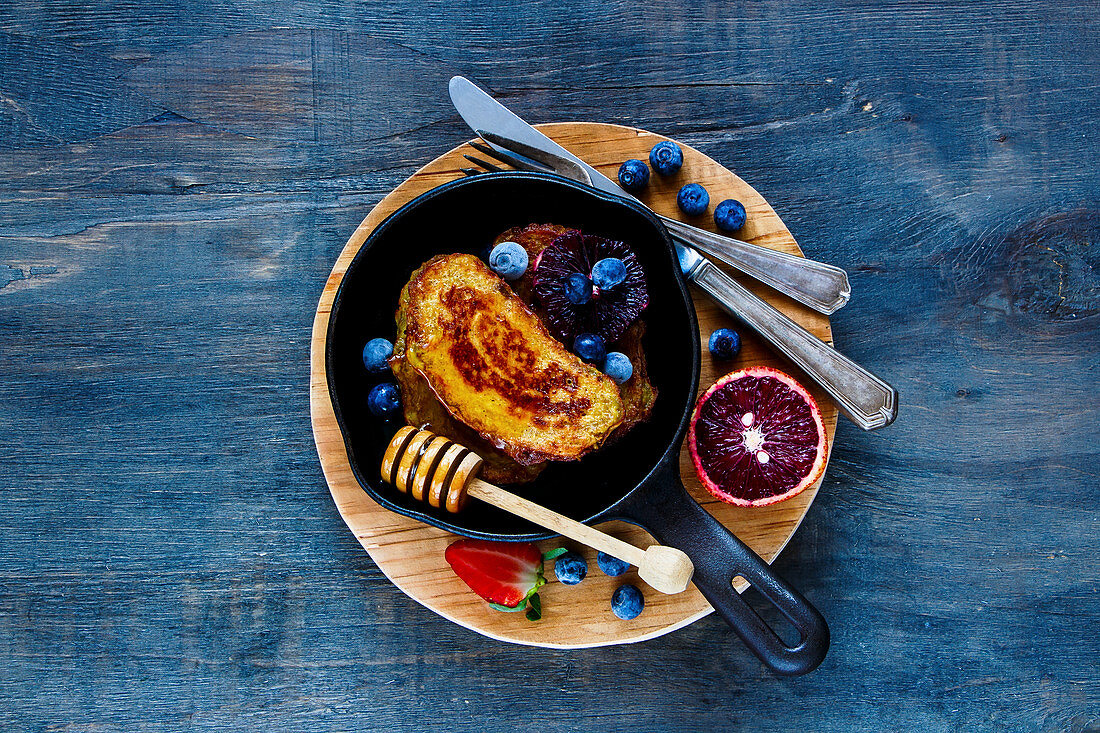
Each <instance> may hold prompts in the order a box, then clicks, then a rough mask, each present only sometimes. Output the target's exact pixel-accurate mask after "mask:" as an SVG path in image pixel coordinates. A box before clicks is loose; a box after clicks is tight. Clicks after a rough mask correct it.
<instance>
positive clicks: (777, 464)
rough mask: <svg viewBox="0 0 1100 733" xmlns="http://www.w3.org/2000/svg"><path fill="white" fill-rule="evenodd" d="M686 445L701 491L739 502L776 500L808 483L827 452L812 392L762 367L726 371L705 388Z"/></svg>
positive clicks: (818, 474) (822, 465)
mask: <svg viewBox="0 0 1100 733" xmlns="http://www.w3.org/2000/svg"><path fill="white" fill-rule="evenodd" d="M688 446H689V448H690V450H691V460H692V461H693V462H694V463H695V471H696V473H698V474H699V478H700V480H701V481H702V482H703V485H704V486H706V487H707V491H709V492H710V493H711V494H713V495H714V496H715V497H717V498H719V499H721V500H722V501H724V502H727V503H729V504H738V505H740V506H766V505H768V504H774V503H776V502H779V501H783V500H784V499H789V498H791V497H792V496H794V495H795V494H797V493H799V492H801V491H803V490H804V489H806V487H808V486H812V485H813V484H814V482H816V481H817V480H818V479H819V478H821V474H822V473H824V471H825V460H826V457H827V455H828V450H827V448H828V446H827V438H826V437H825V423H824V422H823V421H822V419H821V411H820V410H818V409H817V403H816V402H814V398H813V397H811V396H810V393H809V392H807V391H806V388H805V387H803V386H802V385H801V384H799V383H798V382H797V381H795V379H794V378H793V377H791V376H790V375H788V374H784V373H783V372H781V371H779V370H777V369H770V368H768V367H752V368H750V369H742V370H740V371H736V372H732V373H730V374H727V375H726V376H724V377H722V378H721V379H719V380H718V381H717V382H716V383H715V384H714V386H712V387H711V388H710V389H708V390H707V391H706V392H704V393H703V394H702V395H701V396H700V397H699V401H698V402H696V403H695V413H694V414H693V415H692V418H691V428H690V430H689V431H688Z"/></svg>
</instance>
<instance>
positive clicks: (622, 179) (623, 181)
mask: <svg viewBox="0 0 1100 733" xmlns="http://www.w3.org/2000/svg"><path fill="white" fill-rule="evenodd" d="M647 183H649V166H648V165H646V164H645V163H644V162H642V161H640V160H638V159H637V158H631V159H630V160H628V161H626V162H625V163H623V164H622V165H621V166H619V185H620V186H622V187H623V188H625V189H626V190H627V191H630V192H631V193H636V192H638V191H641V190H642V189H643V188H645V187H646V184H647Z"/></svg>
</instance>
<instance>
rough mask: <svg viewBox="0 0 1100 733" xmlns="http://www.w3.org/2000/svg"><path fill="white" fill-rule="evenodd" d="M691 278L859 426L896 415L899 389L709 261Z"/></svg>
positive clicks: (884, 421) (866, 426)
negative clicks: (808, 377)
mask: <svg viewBox="0 0 1100 733" xmlns="http://www.w3.org/2000/svg"><path fill="white" fill-rule="evenodd" d="M691 279H692V280H693V281H694V282H695V283H696V284H697V285H699V287H701V288H702V289H703V290H705V291H706V292H707V293H708V294H709V295H710V296H711V297H712V298H714V300H715V301H716V302H717V303H718V304H719V305H720V306H722V308H723V309H724V310H726V311H727V312H728V313H729V314H730V315H732V316H734V317H736V318H738V319H740V320H741V321H743V322H744V323H745V324H746V325H748V326H749V327H750V328H752V329H753V330H755V331H757V332H758V333H759V334H760V335H761V336H763V337H764V338H766V339H767V340H768V341H770V342H771V343H772V344H773V345H774V346H775V347H776V348H777V349H779V351H781V352H782V353H783V354H784V355H785V356H786V357H787V358H788V359H790V360H791V361H793V362H794V363H795V364H797V365H798V366H799V367H801V368H802V370H803V371H805V372H806V373H807V374H808V375H809V376H810V377H811V378H813V380H814V381H815V382H817V383H818V384H820V385H821V387H822V388H823V389H824V390H825V391H826V392H828V393H829V396H830V397H832V398H833V400H834V401H835V402H836V404H837V406H838V407H839V408H840V410H841V412H843V413H844V414H845V415H847V416H848V417H849V418H850V419H851V420H852V422H854V423H855V424H856V425H858V426H859V427H861V428H863V429H864V430H874V429H875V428H881V427H885V426H886V425H889V424H890V423H892V422H893V421H894V418H896V417H897V416H898V392H897V390H896V389H894V388H893V387H891V386H890V385H889V384H887V383H886V382H884V381H882V380H881V379H879V378H878V377H876V376H875V375H874V374H871V373H870V372H869V371H867V370H866V369H864V368H863V367H861V366H859V365H858V364H856V363H855V362H854V361H852V360H851V359H849V358H848V357H846V356H844V355H843V354H841V353H840V352H839V351H837V350H836V349H834V348H832V347H831V346H829V345H828V344H826V343H825V342H824V341H822V340H821V339H819V338H817V337H816V336H814V335H813V334H812V333H810V332H809V331H807V330H806V329H804V328H802V326H800V325H798V324H797V323H795V322H794V321H792V320H791V319H790V318H788V317H787V316H785V315H783V314H782V313H780V312H779V311H778V310H776V309H775V308H773V307H772V306H770V305H768V304H767V303H766V302H764V301H763V300H761V299H760V298H758V297H756V296H755V295H753V294H752V293H751V292H749V291H748V290H746V289H745V288H744V286H742V285H741V284H740V283H738V282H737V281H736V280H734V279H733V278H731V277H730V276H729V275H727V274H726V273H724V272H722V271H721V270H719V269H718V268H717V267H715V266H714V265H712V264H711V263H709V262H703V263H702V264H701V265H700V266H699V267H697V268H696V269H695V270H694V271H693V272H692V273H691Z"/></svg>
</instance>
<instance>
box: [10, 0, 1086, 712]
mask: <svg viewBox="0 0 1100 733" xmlns="http://www.w3.org/2000/svg"><path fill="white" fill-rule="evenodd" d="M1098 17H1100V12H1098V9H1097V5H1096V3H1095V2H1064V1H1061V0H1055V1H1053V2H1051V1H1049V0H1043V2H1039V1H1038V0H1024V1H1021V2H1005V1H1003V0H1001V1H989V0H979V2H974V3H965V4H959V3H953V4H947V3H937V2H927V1H925V0H896V1H894V2H875V3H852V2H847V1H838V0H814V1H812V2H806V1H805V0H800V1H799V2H794V1H793V0H763V1H762V2H757V3H752V4H735V3H725V2H713V1H712V2H703V3H697V4H694V5H692V6H688V5H686V4H685V3H683V2H672V1H671V0H653V1H652V2H646V3H638V2H628V1H627V0H601V1H600V2H596V1H595V0H569V1H568V2H560V1H559V0H535V1H534V2H525V3H481V4H479V5H478V6H477V8H476V11H473V10H472V6H471V5H470V4H467V3H451V2H447V1H446V0H423V1H421V2H415V3H413V2H409V1H408V0H393V1H391V2H388V3H374V2H359V3H346V2H343V3H341V2H334V1H333V0H312V1H311V2H309V3H301V2H292V1H291V0H275V1H274V2H259V1H258V0H234V1H233V2H227V1H226V0H210V1H209V2H205V3H198V2H194V0H173V1H172V2H162V3H154V4H150V3H146V2H139V1H138V0H86V1H84V2H79V3H72V2H67V3H61V2H53V3H38V2H27V1H25V0H15V1H13V2H8V3H0V49H2V51H0V53H2V54H3V63H2V64H0V489H3V499H4V500H3V502H0V540H2V541H0V698H2V699H3V700H4V705H3V706H0V728H3V729H4V730H13V731H47V730H68V731H79V732H81V733H83V731H176V730H180V731H193V730H207V729H209V730H232V731H250V730H265V731H267V730H308V731H346V730H349V729H354V730H363V731H385V732H386V733H391V732H394V731H396V732H397V733H404V732H405V731H409V732H412V731H418V732H419V731H423V730H441V731H482V730H484V729H485V728H486V727H487V726H488V725H493V726H499V727H519V726H521V725H522V726H528V727H529V726H534V725H537V726H538V727H540V728H542V729H543V730H546V731H575V730H599V731H606V732H609V733H618V732H619V731H622V732H624V733H625V732H630V733H634V732H635V731H638V730H647V731H662V732H663V731H672V730H675V731H686V732H688V733H692V732H694V731H700V732H703V731H705V732H706V733H711V731H715V730H746V731H781V730H811V731H856V732H858V733H863V732H866V733H881V731H911V730H921V731H929V732H935V733H941V732H944V733H946V732H953V731H957V730H968V731H982V732H984V731H997V732H1000V731H1042V732H1043V733H1066V732H1067V731H1068V732H1070V733H1082V731H1096V730H1097V729H1098V728H1100V683H1098V674H1097V664H1096V660H1097V659H1098V658H1100V638H1098V636H1097V634H1096V633H1095V629H1096V628H1098V627H1100V577H1098V576H1100V573H1098V570H1097V562H1096V558H1097V557H1098V556H1100V533H1098V532H1097V531H1096V528H1097V526H1098V523H1100V488H1098V485H1097V480H1096V479H1097V475H1098V474H1100V451H1098V446H1100V430H1098V427H1097V426H1098V425H1100V395H1098V392H1097V389H1096V375H1097V374H1098V373H1100V357H1098V356H1097V355H1098V354H1100V316H1098V315H1097V309H1098V308H1100V298H1098V295H1097V292H1098V290H1097V287H1098V286H1097V279H1096V278H1097V276H1096V272H1097V268H1098V267H1100V263H1098V262H1097V253H1098V252H1100V248H1098V237H1100V233H1098V232H1097V225H1096V221H1097V212H1098V211H1100V146H1098V145H1097V144H1096V140H1097V139H1098V136H1100V116H1098V115H1096V114H1095V110H1096V109H1098V108H1100V87H1097V83H1096V79H1097V78H1100V25H1098V22H1097V18H1098ZM371 44H375V45H371ZM234 49H238V51H237V52H234ZM239 49H247V51H246V52H243V51H240V50H239ZM366 49H371V50H369V51H367V50H366ZM367 54H373V57H371V58H376V59H377V60H378V66H377V69H378V70H377V71H376V70H375V67H374V65H373V64H372V63H371V62H370V61H367V60H364V56H365V55H367ZM218 56H222V57H224V59H223V60H222V61H220V62H219V61H218V60H217V58H216V57H218ZM288 59H292V61H289V62H288ZM419 60H423V61H424V62H425V63H428V64H435V67H434V68H435V71H434V72H429V71H426V68H427V67H425V66H423V65H418V64H419ZM230 61H232V63H230ZM146 65H148V67H149V68H143V67H145V66H146ZM385 69H396V70H398V71H395V72H393V73H383V70H385ZM401 69H409V70H411V71H410V73H402V72H400V71H399V70H401ZM452 71H457V72H459V73H463V74H466V75H467V76H469V77H470V78H472V79H474V80H475V81H477V82H478V83H481V84H484V85H487V86H488V87H489V88H490V89H491V90H492V91H493V93H494V94H496V95H498V96H499V97H500V98H501V99H502V100H504V101H505V103H506V104H508V105H509V106H511V107H513V108H514V109H515V110H516V111H517V112H518V113H519V114H521V115H523V116H524V117H525V118H526V119H529V120H530V121H532V122H553V121H559V120H568V119H574V120H591V121H601V122H616V123H620V124H627V125H634V126H638V127H642V128H645V129H648V130H653V131H655V132H658V133H662V134H665V135H669V136H672V137H675V138H677V139H679V140H682V141H684V142H686V143H688V144H690V145H692V146H694V147H696V148H697V149H699V150H700V151H702V152H703V153H705V154H707V155H708V156H710V157H711V158H713V159H715V160H717V161H719V162H721V163H722V164H723V165H724V166H726V167H728V168H730V169H731V170H733V171H735V172H736V173H737V174H738V175H739V176H740V177H741V178H742V179H744V180H746V181H749V182H750V183H751V184H752V185H753V187H754V188H756V189H757V190H758V191H759V192H760V193H761V194H762V195H763V196H764V197H765V198H766V199H767V200H768V201H769V202H770V203H771V204H772V205H773V206H774V207H775V209H776V211H777V212H779V214H780V215H781V216H782V218H783V221H784V223H785V224H786V225H787V226H788V227H789V228H790V230H791V232H793V233H794V235H795V237H796V238H797V240H798V242H799V244H800V245H801V246H802V247H803V248H804V249H805V251H806V253H807V254H808V255H809V256H811V257H814V258H816V259H821V260H825V261H827V262H833V263H835V264H838V265H840V266H842V267H845V268H846V269H847V270H848V272H849V274H850V275H851V280H852V288H853V297H852V301H851V303H850V304H849V305H848V306H847V307H846V308H844V309H843V310H842V311H840V312H838V313H837V314H836V315H835V316H834V317H833V319H832V330H833V337H834V339H835V340H836V343H837V344H838V346H839V348H840V349H841V350H842V351H844V352H845V353H846V354H848V355H850V356H851V357H853V358H854V359H856V360H857V361H859V362H860V363H862V364H865V365H867V366H868V367H869V368H871V370H872V371H874V372H875V373H878V374H881V375H882V376H883V377H885V378H887V379H888V380H889V381H891V382H893V383H894V384H895V385H896V386H897V387H898V388H899V390H900V391H901V398H902V407H903V409H902V413H901V416H900V417H899V419H898V421H897V422H896V423H894V424H893V425H891V426H890V427H889V428H888V429H886V430H883V431H879V432H877V433H874V434H864V433H862V432H860V431H858V430H856V429H854V428H853V427H852V426H851V425H848V424H847V423H846V422H844V421H841V423H840V424H839V425H838V429H837V441H836V449H835V450H834V451H833V455H832V457H831V460H830V465H829V471H828V476H827V477H826V480H825V482H824V484H823V485H822V488H821V491H820V492H819V494H818V496H817V498H816V499H815V501H814V505H813V507H812V508H811V509H810V511H809V513H808V514H807V515H806V518H805V520H804V521H803V523H802V525H801V526H800V527H799V530H798V532H797V533H796V535H795V537H794V538H793V539H792V540H791V542H790V544H789V545H788V546H787V547H786V548H785V549H784V551H783V553H782V554H781V555H780V557H779V558H777V559H776V562H775V566H776V567H777V568H778V570H779V571H780V572H781V573H783V574H784V575H785V576H786V577H787V578H788V579H789V580H791V581H792V582H793V583H794V584H795V585H796V586H798V587H799V588H801V589H803V590H804V592H805V593H806V594H807V595H808V596H809V597H810V598H812V599H813V600H814V601H815V603H817V605H818V606H819V607H820V608H821V609H822V611H823V613H824V614H825V616H826V617H827V618H828V619H829V622H830V627H831V630H832V634H833V642H832V647H831V649H830V652H829V656H828V658H827V659H826V660H825V662H824V663H823V665H822V666H821V667H820V668H819V669H818V670H817V671H815V672H814V673H813V674H812V675H810V676H808V677H805V678H801V679H799V680H780V679H776V678H774V677H772V676H770V675H768V674H767V673H766V672H765V671H764V670H763V669H762V668H761V666H760V665H759V663H757V662H756V661H755V659H753V658H752V657H751V656H749V655H748V654H747V653H746V652H744V650H742V649H741V648H740V646H739V643H738V642H737V641H736V639H734V638H733V636H732V634H731V633H730V632H729V631H728V629H727V627H726V626H725V624H724V623H723V622H721V621H720V620H719V619H717V618H715V617H713V616H710V617H707V618H703V619H700V620H699V621H697V622H695V623H693V624H691V625H690V626H688V627H686V628H683V629H681V630H679V631H677V632H676V633H673V634H668V635H665V636H662V637H660V638H658V639H653V640H651V641H648V642H646V643H644V644H632V645H622V646H615V647H604V648H600V649H590V650H571V651H564V650H549V649H536V648H529V647H520V646H516V645H511V644H502V643H496V642H491V641H488V640H486V639H484V638H483V637H480V636H478V635H476V634H473V633H471V632H469V631H467V630H465V629H462V628H460V627H458V626H455V625H452V624H445V623H440V622H439V620H438V617H437V616H435V615H434V614H433V613H431V612H429V611H427V610H425V609H424V608H422V607H421V606H420V605H419V604H417V603H415V602H414V601H412V600H410V599H408V598H407V597H406V596H405V595H404V594H402V593H400V592H399V591H397V590H395V589H394V587H393V585H392V584H391V583H390V581H389V580H387V579H386V577H385V576H384V575H383V574H382V573H381V571H379V570H378V568H377V566H375V565H374V563H373V562H372V561H371V560H370V559H369V558H368V557H367V556H366V554H365V553H364V552H363V550H362V548H361V546H360V545H359V543H358V542H356V541H355V540H354V538H353V537H352V536H351V535H350V533H349V532H348V531H347V529H346V527H345V525H344V524H343V522H342V521H341V518H340V516H339V514H338V513H337V511H336V509H335V507H334V506H333V505H332V501H331V499H330V497H329V492H328V489H327V487H326V485H325V481H324V477H323V475H322V472H321V469H320V466H319V464H318V461H317V454H316V450H315V447H314V444H313V438H312V434H311V430H310V421H309V418H308V411H309V405H308V383H309V376H308V373H309V366H308V357H307V354H308V352H309V339H310V335H309V334H310V324H311V322H312V318H313V313H314V310H315V307H316V304H317V300H318V297H319V295H320V292H321V290H322V287H323V284H324V282H325V280H326V278H327V277H328V274H329V272H330V270H331V268H332V263H333V261H334V260H335V259H336V257H337V255H338V254H339V252H340V250H341V248H342V247H343V246H344V243H345V242H346V241H347V237H348V232H350V231H352V230H353V229H354V228H355V227H356V226H357V225H358V224H359V222H361V221H362V219H363V217H364V216H365V215H366V214H367V213H368V212H369V211H370V209H371V208H372V207H373V206H374V205H375V204H377V203H378V202H379V201H380V200H381V199H382V198H383V197H384V196H385V195H386V194H387V193H389V192H390V191H391V190H392V189H393V188H394V187H395V186H396V185H397V184H398V183H400V182H401V181H403V180H404V179H406V178H407V177H408V176H410V175H411V174H412V173H413V172H415V171H416V170H417V169H418V168H419V167H420V166H421V165H423V163H424V162H425V161H429V160H431V159H433V158H435V157H436V156H438V155H439V154H440V153H441V152H443V151H445V150H448V149H450V148H452V147H454V146H455V145H458V144H459V143H461V142H462V141H464V140H466V139H468V138H469V136H470V132H469V130H468V129H467V128H466V127H465V126H464V125H463V124H462V122H461V120H459V119H458V117H457V115H455V114H454V113H453V111H452V110H451V109H450V108H449V105H448V102H447V100H446V95H445V93H444V90H443V89H442V88H439V90H438V91H436V90H435V89H434V88H433V87H434V81H433V79H437V78H445V77H446V76H447V75H448V74H449V73H451V72H452ZM314 85H316V89H317V95H316V97H315V100H316V101H313V100H311V98H310V96H311V95H309V94H307V93H306V92H305V89H306V87H307V86H309V87H311V88H312V87H313V86H314ZM226 89H233V90H234V91H235V92H236V93H237V96H236V97H235V98H228V97H227V95H226ZM284 100H285V101H284ZM302 105H307V106H309V107H310V114H311V115H312V122H311V121H310V117H309V115H307V114H306V113H305V112H303V111H302V109H301V106H302ZM414 111H415V113H414ZM638 674H642V675H644V684H639V683H638V680H637V678H638Z"/></svg>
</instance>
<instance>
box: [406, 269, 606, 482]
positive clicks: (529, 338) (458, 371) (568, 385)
mask: <svg viewBox="0 0 1100 733" xmlns="http://www.w3.org/2000/svg"><path fill="white" fill-rule="evenodd" d="M397 327H398V339H397V344H395V350H394V356H393V362H394V364H395V365H397V366H398V368H399V369H400V370H404V369H405V368H406V367H411V368H412V369H415V370H416V372H417V373H418V374H419V375H420V376H421V377H423V379H424V381H425V382H426V383H427V385H428V387H429V388H430V389H431V391H432V392H433V393H434V395H435V396H436V397H437V398H438V400H439V402H440V403H442V405H443V406H444V407H445V408H446V409H447V411H448V412H449V413H450V414H451V416H452V417H454V418H455V419H456V420H457V421H458V422H461V423H463V424H464V425H466V426H468V427H469V428H471V429H472V430H474V431H475V432H477V433H478V434H479V435H481V436H482V437H483V438H484V439H485V440H487V441H488V442H489V443H490V444H492V445H493V446H495V447H496V448H498V449H499V450H500V451H502V452H504V453H506V454H507V455H508V456H510V457H511V458H512V459H514V460H515V461H516V462H517V463H519V464H522V465H525V466H530V465H533V464H536V463H539V462H540V461H546V460H558V461H568V460H575V459H577V458H580V457H581V456H583V455H584V454H586V453H588V452H589V451H591V450H593V449H594V448H596V447H598V446H599V445H601V444H602V443H603V442H604V440H606V439H607V437H608V435H610V434H611V433H612V431H614V430H615V428H616V427H618V426H619V424H620V423H621V422H622V418H623V403H622V398H621V396H620V393H619V389H618V386H617V385H616V384H615V383H614V382H613V381H612V380H611V379H610V378H609V377H607V376H606V375H604V374H603V373H602V372H600V370H598V369H596V368H595V367H593V366H591V365H588V364H585V363H584V362H582V361H581V360H580V359H579V358H577V356H575V355H574V354H572V353H571V352H569V351H568V350H567V349H566V348H565V347H564V346H562V344H560V343H559V342H558V341H557V340H556V339H554V337H553V336H551V335H550V333H549V331H547V330H546V327H545V326H544V325H543V324H542V322H541V321H540V320H539V318H538V316H536V315H535V314H534V313H533V312H531V310H530V309H528V307H527V306H526V305H525V304H524V302H523V300H522V299H521V298H520V297H519V296H518V295H516V293H515V292H513V291H512V289H511V288H510V287H509V286H508V285H507V284H506V283H504V282H503V281H502V280H501V279H500V278H499V277H497V275H496V274H495V273H493V272H492V270H490V269H489V268H488V267H486V266H485V264H484V263H482V262H481V260H479V259H478V258H477V257H474V256H473V255H467V254H452V255H440V256H438V257H434V258H432V259H431V260H428V262H426V263H425V264H424V265H423V266H422V267H421V268H420V269H419V270H417V271H416V272H415V273H413V275H412V277H411V278H410V280H409V282H408V283H407V284H406V285H405V288H404V289H403V290H402V294H401V303H400V306H399V308H398V313H397ZM399 348H400V351H398V349H399ZM398 362H403V363H401V364H398Z"/></svg>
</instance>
